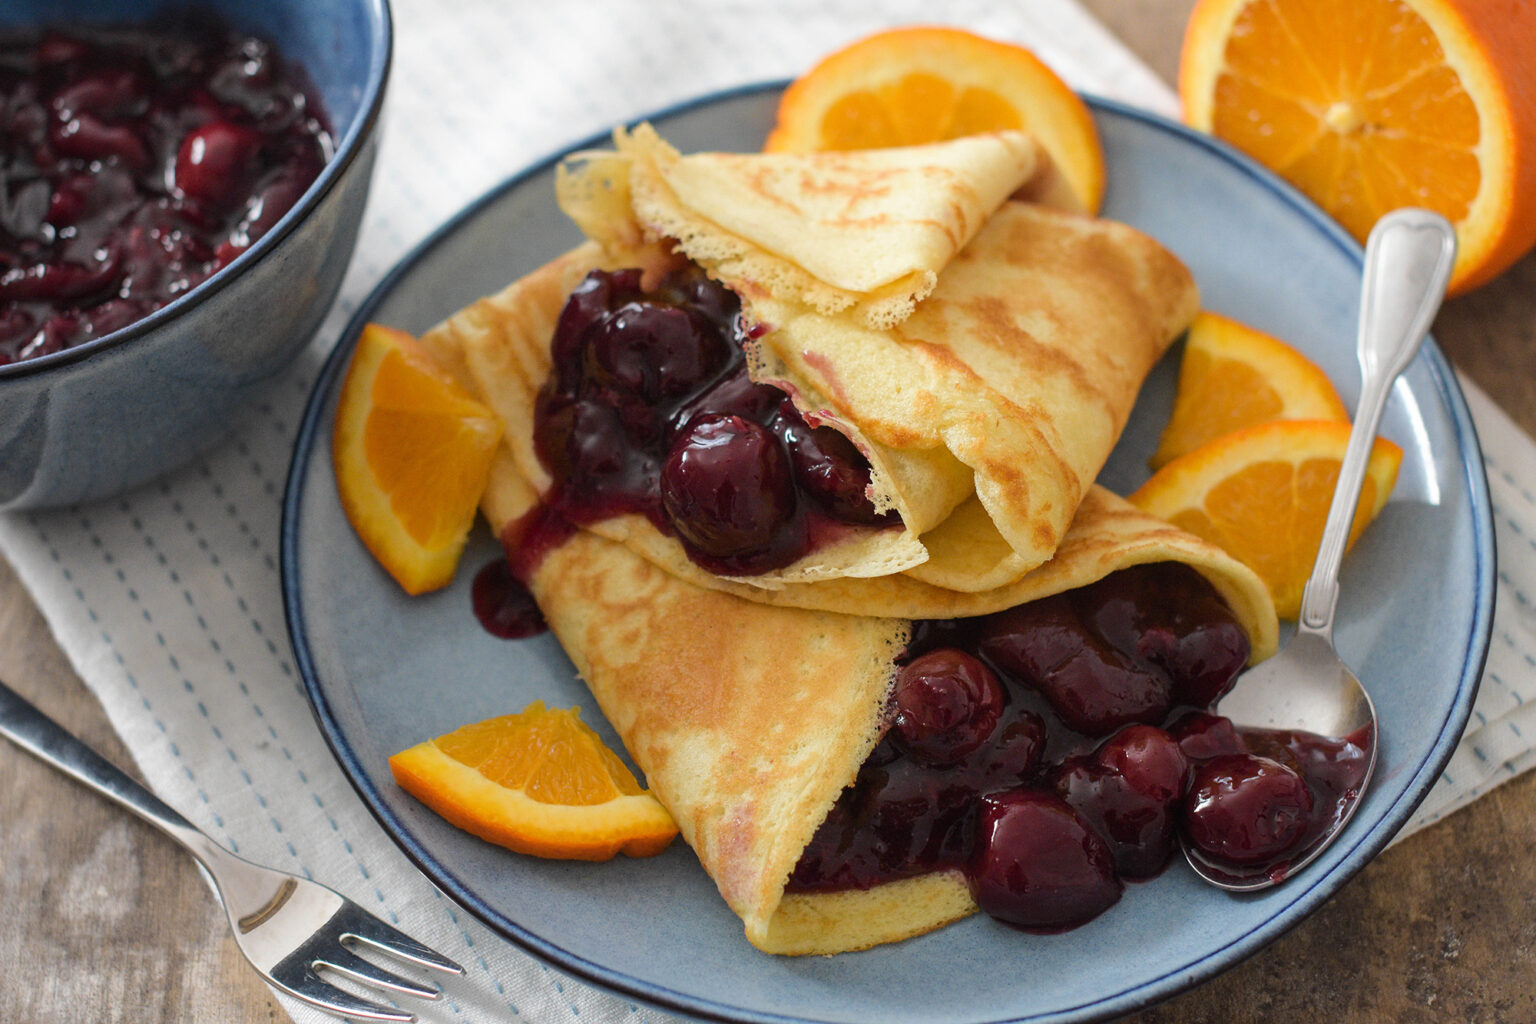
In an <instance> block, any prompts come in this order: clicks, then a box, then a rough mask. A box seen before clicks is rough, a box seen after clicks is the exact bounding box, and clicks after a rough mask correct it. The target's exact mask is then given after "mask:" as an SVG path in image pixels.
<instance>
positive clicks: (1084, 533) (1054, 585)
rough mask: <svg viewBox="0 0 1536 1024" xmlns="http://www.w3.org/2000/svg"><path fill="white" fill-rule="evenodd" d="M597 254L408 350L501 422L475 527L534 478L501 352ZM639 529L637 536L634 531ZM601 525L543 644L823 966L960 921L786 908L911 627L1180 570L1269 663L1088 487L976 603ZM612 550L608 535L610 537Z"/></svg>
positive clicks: (703, 851) (852, 905) (691, 826)
mask: <svg viewBox="0 0 1536 1024" xmlns="http://www.w3.org/2000/svg"><path fill="white" fill-rule="evenodd" d="M594 258H598V253H597V252H596V247H595V246H589V247H587V248H585V249H583V250H579V251H577V252H574V253H571V254H567V255H566V256H563V257H561V258H559V259H556V260H555V261H553V262H551V263H550V264H548V265H546V266H545V267H544V268H541V269H540V270H539V271H536V272H535V273H534V274H531V275H529V277H527V278H525V279H523V280H522V281H521V282H519V283H518V284H517V285H515V286H514V287H513V288H512V289H509V290H508V291H506V292H504V293H502V294H501V295H500V296H496V297H493V298H492V299H488V300H484V301H482V302H480V303H476V304H475V305H473V306H471V307H469V308H468V309H466V310H465V311H463V312H461V313H460V314H458V315H456V316H455V317H453V318H451V319H450V320H449V321H447V322H446V323H444V324H443V325H440V326H439V327H437V328H435V329H434V330H432V331H430V332H428V334H427V335H425V336H424V338H423V342H424V343H425V344H426V345H427V346H428V347H429V348H430V349H431V350H432V351H433V353H434V354H435V355H436V356H437V358H438V359H439V360H441V361H442V362H443V364H444V365H445V366H448V367H450V368H452V369H453V370H454V371H455V372H456V373H457V374H458V375H459V377H460V379H461V380H462V381H464V382H465V383H466V385H467V386H469V387H470V388H471V389H472V390H475V391H476V393H477V394H479V396H480V397H481V398H482V399H483V400H485V401H486V402H488V403H489V404H490V405H491V406H492V407H493V408H494V409H496V410H497V412H498V414H499V415H501V416H502V417H503V418H504V419H506V420H507V426H508V429H507V431H506V434H505V436H504V440H503V447H502V449H501V450H500V451H499V452H498V456H497V459H496V461H495V463H494V465H493V468H492V474H491V483H490V486H489V487H488V489H487V492H486V495H485V499H484V501H483V504H482V510H483V512H484V514H485V516H486V518H487V520H488V521H489V522H490V524H491V526H492V527H493V528H494V529H495V530H496V531H497V532H498V535H502V536H508V535H510V533H511V532H512V531H509V528H510V527H513V526H514V524H519V523H521V522H524V521H525V517H527V516H528V515H529V514H530V513H531V512H533V511H534V510H535V509H536V508H537V506H538V505H539V501H540V495H541V494H542V493H543V492H544V490H545V489H546V487H547V485H548V478H547V475H546V474H544V471H543V469H542V467H541V466H540V465H539V463H538V461H537V459H536V458H533V457H532V455H533V453H532V450H531V443H530V441H529V440H528V434H529V430H530V429H531V419H530V417H531V406H530V404H529V402H528V400H527V396H528V393H531V391H532V390H534V389H536V388H537V386H538V382H539V381H540V380H541V379H542V376H543V374H544V372H545V371H546V369H547V367H546V366H545V365H544V362H543V361H541V359H540V357H539V352H538V349H537V347H536V346H528V345H523V344H520V343H516V341H515V339H517V338H519V337H521V336H522V335H523V334H525V333H526V332H528V331H530V330H532V331H535V332H537V331H540V330H543V329H544V328H545V327H546V326H548V325H549V324H550V323H552V321H551V320H550V317H552V316H553V314H552V313H550V312H549V311H548V309H547V308H545V306H546V305H547V304H548V303H557V302H558V300H559V299H560V298H562V297H563V295H564V294H565V291H566V290H568V288H569V286H570V284H571V283H572V279H573V276H574V277H579V276H580V274H581V273H584V270H583V269H582V268H584V267H585V266H587V265H588V264H589V263H590V261H591V260H592V259H594ZM647 525H648V524H647ZM613 527H614V524H613V523H612V522H605V523H599V524H596V525H595V526H594V527H593V528H586V529H580V530H576V531H574V532H573V534H572V535H571V536H570V537H569V538H567V539H565V540H564V541H563V542H562V543H560V544H558V545H557V546H555V547H554V548H553V549H552V550H550V551H549V552H548V553H547V554H545V555H544V556H543V558H542V560H541V561H540V562H539V563H538V565H537V567H536V568H535V569H534V571H533V572H532V573H531V575H530V577H529V579H528V583H529V586H530V589H531V590H532V592H533V594H534V596H535V598H536V599H537V601H538V604H539V607H540V608H541V609H542V610H543V612H544V614H545V617H546V619H547V620H548V622H549V624H550V628H551V629H552V631H553V632H554V634H555V636H556V637H557V638H558V639H559V641H560V642H561V644H562V645H563V647H564V648H565V650H566V651H567V652H568V653H569V655H570V657H571V659H572V661H573V662H574V663H575V665H576V668H577V671H578V672H579V673H580V675H581V677H582V678H583V679H584V680H585V682H586V684H587V685H588V687H589V688H590V689H591V691H592V693H593V694H594V696H595V697H596V699H597V701H598V704H599V706H600V707H601V708H602V710H603V713H604V714H605V715H606V716H607V718H608V719H609V721H610V722H611V723H612V724H613V726H614V728H615V730H616V731H617V733H618V734H619V736H620V738H621V739H622V740H623V742H624V745H625V748H626V749H627V750H628V751H629V753H630V755H631V756H632V758H633V759H634V761H635V763H636V765H637V766H638V767H639V768H640V769H641V771H642V772H643V773H644V774H645V776H646V779H647V784H648V785H649V786H650V788H651V790H652V791H653V792H654V793H655V794H656V795H657V797H658V798H659V799H660V800H661V801H662V802H663V803H664V804H665V805H666V806H667V808H668V809H669V810H670V811H671V812H672V814H673V816H674V817H675V818H676V819H677V821H678V824H679V827H680V828H681V831H682V834H683V836H684V839H685V840H686V841H687V842H688V843H689V845H690V846H691V847H692V848H693V849H694V851H695V852H696V853H697V855H698V857H699V860H700V862H701V864H702V865H703V867H704V868H705V870H706V871H707V872H708V873H709V875H710V876H711V878H712V879H713V880H714V881H715V883H716V884H717V886H718V887H719V890H720V892H721V895H722V896H723V897H724V898H725V900H726V902H727V903H728V904H729V905H730V907H731V908H732V910H734V911H735V912H736V913H737V914H738V915H739V916H740V917H741V918H742V921H743V923H744V927H745V932H746V935H747V938H748V939H749V940H750V941H751V942H752V943H753V944H755V945H756V946H758V947H759V948H761V949H763V950H765V951H768V952H773V953H783V954H810V953H836V952H844V951H849V950H855V949H863V948H867V947H869V946H873V945H878V944H881V943H885V942H892V941H896V940H899V939H902V938H906V937H909V936H912V935H917V934H920V933H922V932H925V931H929V930H932V929H933V928H937V927H940V926H942V925H944V924H946V923H948V922H950V921H953V920H956V919H958V918H960V917H963V916H965V915H967V914H969V913H971V912H973V911H974V910H975V905H974V902H973V901H972V899H971V896H970V892H969V889H968V887H967V885H966V883H965V880H964V879H963V877H961V876H960V874H959V873H957V872H938V873H934V874H930V875H925V876H921V877H918V878H911V879H905V880H901V881H896V882H891V883H887V884H884V885H879V886H876V887H874V888H872V889H869V890H856V891H848V892H840V893H818V894H802V893H790V894H786V892H785V885H786V881H787V879H788V877H789V875H790V872H791V871H792V870H793V869H794V867H795V865H796V863H797V862H798V861H799V859H800V856H801V854H802V853H803V851H804V850H805V848H806V846H807V845H808V844H809V843H810V841H811V839H812V837H813V836H814V835H815V833H816V830H817V828H818V827H819V826H820V824H821V822H822V821H823V820H824V819H825V818H826V816H827V814H828V812H829V810H830V809H831V807H832V805H833V804H834V802H835V801H836V800H837V798H838V796H839V794H840V793H841V792H842V791H843V789H844V788H845V787H847V786H848V785H849V784H850V783H851V782H852V781H853V779H854V778H855V777H856V776H857V773H858V770H859V767H860V765H862V763H863V762H864V760H865V759H866V757H867V756H868V755H869V753H870V751H871V750H872V749H873V747H874V745H875V744H876V742H878V740H879V738H880V736H881V734H882V732H883V730H884V729H885V727H886V725H887V721H886V707H887V701H888V698H889V694H890V689H891V686H892V683H893V680H894V676H895V667H896V661H897V658H898V657H899V655H900V653H901V651H902V649H903V646H904V645H905V643H906V641H907V639H908V637H909V635H910V632H911V623H912V621H913V620H916V619H929V618H932V619H942V618H954V617H963V616H972V615H982V614H987V613H990V612H994V611H1000V610H1002V609H1005V608H1010V607H1013V606H1015V605H1018V604H1022V603H1025V602H1027V601H1030V600H1033V599H1036V598H1039V597H1044V596H1048V595H1050V594H1055V593H1060V592H1064V591H1067V590H1071V589H1074V588H1076V587H1080V586H1085V585H1087V584H1089V583H1092V582H1094V581H1096V580H1098V579H1101V578H1103V577H1104V576H1106V575H1108V574H1109V573H1111V572H1114V571H1115V570H1117V569H1121V568H1126V567H1129V566H1132V565H1137V564H1142V563H1152V562H1166V561H1176V562H1182V563H1184V564H1186V565H1189V566H1192V567H1193V568H1195V569H1196V570H1197V571H1199V572H1200V573H1201V574H1202V575H1204V576H1205V577H1206V578H1207V579H1209V580H1210V581H1211V582H1212V584H1213V585H1214V586H1215V587H1216V589H1217V591H1218V592H1219V593H1220V594H1221V595H1222V596H1223V598H1224V599H1225V600H1226V602H1227V604H1228V605H1229V606H1230V607H1231V608H1232V610H1233V612H1234V614H1235V615H1236V616H1237V618H1238V620H1239V621H1240V622H1241V623H1242V624H1243V626H1244V627H1245V629H1246V630H1247V631H1248V634H1249V637H1250V641H1251V644H1252V649H1253V652H1254V657H1255V659H1257V658H1262V657H1266V656H1268V654H1270V653H1271V652H1273V650H1274V648H1275V645H1276V635H1277V623H1276V620H1275V614H1274V608H1273V604H1272V603H1271V601H1270V598H1269V595H1268V592H1267V591H1266V590H1265V588H1264V586H1263V583H1262V582H1261V581H1260V580H1259V579H1258V577H1257V576H1255V575H1254V574H1253V573H1252V572H1251V571H1250V570H1248V569H1247V568H1246V567H1244V566H1243V565H1241V564H1240V563H1238V562H1236V561H1235V560H1233V559H1231V558H1230V557H1228V556H1227V555H1225V554H1224V553H1223V552H1221V551H1220V550H1219V549H1217V548H1215V547H1213V546H1211V545H1209V544H1207V543H1205V542H1204V541H1202V540H1200V539H1198V538H1196V537H1194V536H1192V535H1190V534H1186V533H1183V532H1182V531H1180V530H1177V529H1176V528H1174V527H1172V526H1170V525H1169V524H1167V523H1165V522H1163V521H1161V520H1157V519H1154V518H1152V517H1150V516H1147V515H1146V514H1144V513H1142V512H1140V511H1139V510H1137V509H1135V508H1134V507H1133V506H1131V505H1129V504H1128V503H1127V502H1125V501H1123V500H1122V499H1120V498H1118V497H1116V496H1115V495H1113V494H1111V493H1110V492H1108V491H1106V490H1103V489H1102V488H1098V487H1090V488H1089V489H1088V491H1087V492H1086V493H1085V496H1084V499H1083V500H1082V502H1081V503H1080V504H1079V506H1078V507H1077V509H1076V515H1075V518H1074V521H1073V523H1072V524H1071V526H1070V528H1069V529H1068V530H1067V531H1066V533H1065V535H1064V537H1063V538H1062V541H1061V543H1060V544H1059V545H1058V547H1057V549H1056V550H1055V551H1054V552H1053V556H1052V557H1051V558H1049V559H1048V560H1047V561H1046V562H1045V563H1044V564H1043V565H1041V566H1039V567H1037V568H1036V569H1035V570H1034V571H1032V572H1030V573H1027V574H1024V575H1021V576H1018V577H1016V578H1014V579H1012V580H1009V581H1007V582H1005V583H1003V584H1000V585H998V586H996V587H993V588H991V589H989V590H969V591H957V590H951V589H947V588H944V587H940V586H936V585H934V584H932V583H928V582H925V581H923V580H921V579H917V578H916V577H914V576H913V575H911V574H895V575H888V576H883V577H851V576H850V577H844V578H840V579H825V580H818V581H815V582H799V583H785V584H784V585H782V586H779V587H777V588H773V589H769V588H764V587H760V586H755V585H752V584H749V583H744V582H741V581H736V580H730V579H725V578H721V577H715V576H710V575H709V574H707V573H703V572H702V571H700V570H697V569H696V568H695V567H693V566H692V565H691V563H687V562H686V561H685V562H683V563H682V565H683V567H684V568H683V569H682V570H678V567H677V565H675V564H674V563H672V562H670V561H668V559H667V558H665V557H664V555H658V554H657V553H656V552H653V551H651V550H650V549H649V548H647V543H648V542H649V541H650V539H651V538H652V536H653V534H654V531H648V532H642V533H641V534H640V538H639V540H638V541H637V540H636V538H635V536H633V535H632V534H631V533H627V532H626V530H625V529H623V528H620V529H617V530H615V529H614V528H613ZM615 538H617V539H615Z"/></svg>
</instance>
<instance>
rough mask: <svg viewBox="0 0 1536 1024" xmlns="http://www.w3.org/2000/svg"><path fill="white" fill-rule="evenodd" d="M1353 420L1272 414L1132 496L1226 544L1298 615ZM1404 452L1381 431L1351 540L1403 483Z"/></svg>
mask: <svg viewBox="0 0 1536 1024" xmlns="http://www.w3.org/2000/svg"><path fill="white" fill-rule="evenodd" d="M1349 429H1350V427H1349V424H1348V423H1344V422H1338V421H1333V420H1276V421H1274V422H1271V423H1263V424H1260V425H1259V426H1256V427H1248V428H1246V429H1244V430H1238V431H1235V432H1233V433H1231V434H1225V435H1223V436H1222V437H1219V438H1217V439H1216V440H1214V441H1211V442H1210V443H1208V444H1205V445H1202V446H1201V447H1199V448H1197V449H1195V450H1194V451H1192V452H1190V453H1189V454H1187V455H1184V456H1181V457H1180V458H1177V459H1174V460H1173V461H1172V462H1170V463H1168V464H1167V465H1166V466H1164V467H1163V468H1162V469H1160V470H1158V471H1157V472H1156V473H1154V474H1153V475H1152V477H1151V479H1149V480H1148V481H1147V482H1146V483H1144V484H1142V486H1141V487H1140V488H1139V489H1138V490H1137V491H1136V492H1135V493H1134V494H1132V495H1131V496H1130V501H1131V503H1132V504H1133V505H1136V506H1138V507H1140V508H1141V509H1143V510H1145V511H1147V512H1149V513H1151V514H1152V515H1155V516H1157V517H1159V518H1161V519H1166V520H1167V521H1169V522H1170V523H1172V524H1173V525H1175V526H1178V527H1180V528H1182V529H1185V530H1188V531H1189V532H1190V533H1193V534H1196V535H1198V536H1200V537H1204V538H1205V539H1206V540H1208V541H1210V542H1211V543H1213V544H1216V545H1217V546H1219V547H1221V548H1223V549H1224V550H1225V551H1226V552H1227V553H1228V554H1230V555H1231V556H1232V557H1233V558H1236V559H1237V560H1238V561H1240V562H1242V563H1243V564H1245V565H1247V566H1248V567H1249V568H1250V569H1252V570H1253V571H1254V572H1256V573H1258V575H1259V576H1260V577H1261V578H1262V579H1263V580H1264V583H1265V585H1266V586H1268V587H1269V591H1270V594H1271V596H1273V597H1274V599H1275V610H1276V612H1278V613H1279V615H1280V617H1281V618H1295V617H1296V615H1297V613H1298V612H1299V611H1300V609H1301V592H1302V590H1303V588H1304V587H1305V586H1306V582H1307V577H1308V576H1310V575H1311V574H1312V564H1313V562H1314V561H1316V559H1317V548H1318V545H1319V544H1320V543H1321V541H1322V534H1323V523H1324V522H1325V521H1326V520H1327V518H1328V506H1329V505H1330V504H1331V503H1332V501H1333V488H1334V484H1335V483H1336V482H1337V481H1338V478H1339V466H1340V465H1341V464H1342V462H1343V461H1344V449H1345V448H1346V447H1347V446H1348V444H1349ZM1402 460H1403V451H1402V449H1401V448H1399V447H1398V446H1397V445H1395V444H1393V443H1392V442H1391V441H1388V440H1385V439H1383V438H1377V439H1376V442H1375V444H1374V446H1373V447H1372V449H1371V456H1370V461H1369V463H1368V465H1367V470H1366V477H1365V487H1364V489H1363V490H1362V491H1361V494H1360V502H1359V504H1358V505H1357V506H1356V508H1355V518H1354V522H1353V523H1352V524H1351V527H1350V536H1349V543H1350V544H1351V545H1353V544H1354V542H1355V539H1356V538H1357V537H1359V535H1360V531H1362V530H1364V529H1365V526H1366V524H1367V523H1369V522H1370V521H1371V520H1372V519H1374V518H1375V517H1376V515H1377V513H1379V512H1380V511H1381V509H1382V506H1383V505H1385V504H1386V502H1387V496H1388V495H1389V494H1391V493H1392V487H1393V485H1394V484H1395V483H1396V482H1397V470H1398V467H1399V466H1400V465H1401V464H1402Z"/></svg>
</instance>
